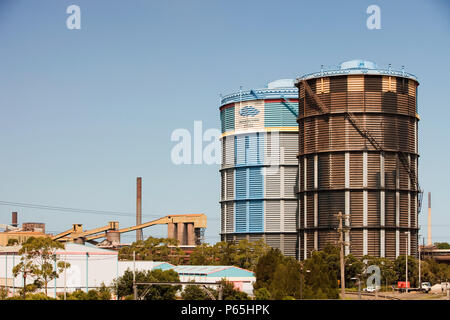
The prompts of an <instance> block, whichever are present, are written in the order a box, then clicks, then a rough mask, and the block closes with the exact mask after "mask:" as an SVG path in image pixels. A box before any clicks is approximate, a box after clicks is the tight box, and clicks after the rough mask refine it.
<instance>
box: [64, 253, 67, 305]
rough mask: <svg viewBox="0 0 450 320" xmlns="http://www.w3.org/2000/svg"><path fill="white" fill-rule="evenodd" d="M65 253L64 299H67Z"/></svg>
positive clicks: (65, 263)
mask: <svg viewBox="0 0 450 320" xmlns="http://www.w3.org/2000/svg"><path fill="white" fill-rule="evenodd" d="M66 261H67V260H66V255H64V300H66V299H67V281H66V279H67V262H66Z"/></svg>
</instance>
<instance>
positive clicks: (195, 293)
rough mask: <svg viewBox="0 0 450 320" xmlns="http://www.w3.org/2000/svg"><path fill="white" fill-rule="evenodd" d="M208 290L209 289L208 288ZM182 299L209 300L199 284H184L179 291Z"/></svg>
mask: <svg viewBox="0 0 450 320" xmlns="http://www.w3.org/2000/svg"><path fill="white" fill-rule="evenodd" d="M208 290H209V289H208ZM181 298H182V299H183V300H211V298H210V296H209V295H208V294H207V293H206V292H205V290H204V289H202V288H201V287H200V286H194V285H189V286H186V287H185V288H184V290H183V292H182V293H181Z"/></svg>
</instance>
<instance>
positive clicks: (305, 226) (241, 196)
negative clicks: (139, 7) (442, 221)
mask: <svg viewBox="0 0 450 320" xmlns="http://www.w3.org/2000/svg"><path fill="white" fill-rule="evenodd" d="M418 85H419V83H418V80H417V78H416V77H415V76H414V75H412V74H410V73H407V72H405V71H404V69H403V70H400V71H395V70H392V69H391V67H390V66H389V68H386V69H382V68H379V67H378V66H377V65H376V64H375V63H373V62H370V61H365V60H352V61H348V62H344V63H342V64H340V65H339V66H338V67H336V68H329V69H326V70H325V69H324V68H322V70H320V71H318V72H316V73H313V74H307V75H304V76H302V77H299V78H298V79H296V81H295V86H296V88H294V87H293V81H292V80H291V81H289V80H279V81H275V82H273V83H270V84H269V85H268V87H267V88H264V89H258V90H248V91H240V92H237V93H234V94H231V95H227V96H225V97H223V98H222V100H221V107H220V118H221V125H222V166H221V170H220V173H221V182H222V185H221V239H222V240H225V241H240V240H242V239H248V240H250V241H254V240H258V239H261V238H262V239H264V240H265V242H266V243H267V244H268V245H270V246H272V247H275V248H279V249H281V251H282V252H283V253H284V254H285V255H289V256H295V257H296V258H297V259H300V260H302V259H307V258H308V257H309V256H310V255H311V252H312V251H314V250H321V249H323V248H324V247H325V246H326V245H327V244H329V243H331V244H333V245H337V244H338V240H339V232H338V230H337V229H338V222H339V221H338V218H337V214H338V213H340V212H341V213H342V214H343V215H344V219H343V225H344V228H343V230H345V232H344V235H343V238H344V241H345V253H346V254H350V253H351V254H353V255H355V256H357V257H362V256H364V255H372V256H376V257H386V258H389V259H395V258H396V257H398V256H399V255H404V254H406V253H408V254H410V255H416V253H417V249H418V230H419V226H418V213H419V211H420V202H421V190H420V188H419V184H418V170H417V168H418V158H419V153H418V142H417V141H418V133H417V132H418V121H419V116H418V111H417V87H418ZM296 89H298V91H297V90H296ZM274 137H275V139H273V138H274ZM274 141H275V142H276V141H278V142H277V143H275V142H274ZM274 160H275V161H274ZM277 161H278V163H279V167H278V169H279V170H277V169H274V168H273V164H274V163H277Z"/></svg>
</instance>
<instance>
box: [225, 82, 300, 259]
mask: <svg viewBox="0 0 450 320" xmlns="http://www.w3.org/2000/svg"><path fill="white" fill-rule="evenodd" d="M297 115H298V90H297V88H296V87H295V86H294V82H293V80H291V79H282V80H277V81H274V82H271V83H269V84H268V86H267V88H262V89H255V90H248V91H239V92H237V93H234V94H230V95H227V96H224V97H223V98H222V100H221V106H220V119H221V127H222V139H221V141H222V166H221V170H220V172H221V182H222V184H221V239H222V240H223V241H237V242H238V241H240V240H242V239H247V240H249V241H255V240H259V239H261V238H262V239H264V240H265V242H266V243H267V244H268V245H270V246H272V247H275V248H279V249H280V250H281V251H282V252H283V253H284V254H285V255H289V256H293V257H295V256H296V252H297V248H298V243H297V241H298V240H297V221H298V204H297V198H296V182H297V181H298V162H297V158H296V156H297V151H298V125H297V122H296V119H297Z"/></svg>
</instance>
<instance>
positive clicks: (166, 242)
mask: <svg viewBox="0 0 450 320" xmlns="http://www.w3.org/2000/svg"><path fill="white" fill-rule="evenodd" d="M177 245H178V241H177V240H175V239H171V238H153V237H148V238H147V239H146V240H143V241H142V240H141V241H136V242H133V243H132V244H131V245H130V246H127V247H123V248H121V249H120V250H119V259H120V260H132V259H133V252H135V255H136V260H153V261H165V262H169V263H172V264H180V263H181V262H182V261H183V258H184V256H185V253H184V251H183V250H182V249H181V248H179V247H178V246H177Z"/></svg>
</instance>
